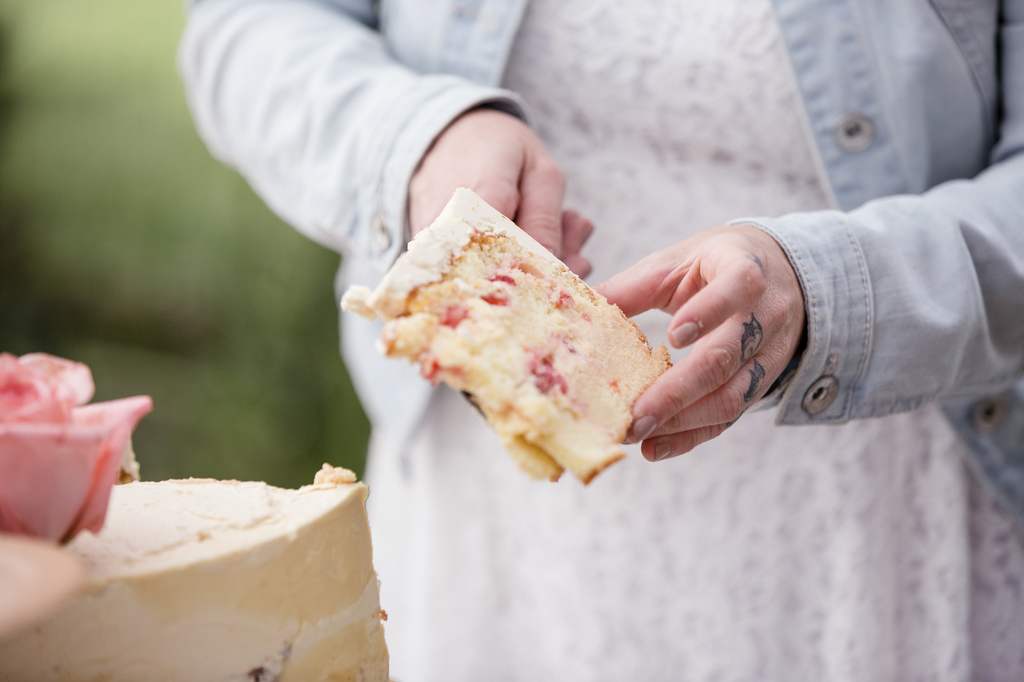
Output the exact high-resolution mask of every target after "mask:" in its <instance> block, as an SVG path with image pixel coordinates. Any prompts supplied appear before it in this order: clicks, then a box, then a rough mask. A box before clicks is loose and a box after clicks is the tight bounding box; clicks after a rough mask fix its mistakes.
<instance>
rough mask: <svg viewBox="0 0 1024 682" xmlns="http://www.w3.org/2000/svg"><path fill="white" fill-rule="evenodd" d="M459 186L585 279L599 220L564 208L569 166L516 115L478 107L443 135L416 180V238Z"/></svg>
mask: <svg viewBox="0 0 1024 682" xmlns="http://www.w3.org/2000/svg"><path fill="white" fill-rule="evenodd" d="M457 187H467V188H469V189H471V190H473V191H474V192H476V193H477V194H479V195H480V197H481V198H482V199H483V200H484V201H486V202H487V203H489V204H490V205H491V206H493V207H494V208H496V209H497V210H499V211H501V212H502V213H504V214H505V215H507V216H509V217H510V218H512V219H513V220H514V221H515V222H516V224H517V225H519V227H521V228H522V229H523V230H525V231H526V232H527V233H528V234H530V236H532V237H533V238H534V239H536V240H537V241H539V242H540V243H541V244H543V245H544V246H546V247H547V248H548V249H549V250H550V251H551V252H552V253H554V254H555V256H557V257H558V258H561V259H562V262H564V263H565V264H566V265H567V266H568V267H569V268H570V269H571V270H572V271H573V272H575V273H576V274H577V275H579V276H580V277H586V275H587V273H589V272H590V261H588V260H587V259H586V258H584V257H583V256H581V255H580V249H581V248H582V247H583V244H584V242H586V240H587V238H588V237H590V233H591V231H592V230H593V225H591V223H590V221H589V220H587V219H586V218H583V217H582V216H580V215H579V214H578V213H576V212H575V211H562V200H563V198H564V197H565V177H564V176H563V174H562V170H561V169H560V168H559V167H558V164H556V163H555V160H554V159H552V158H551V155H550V154H548V152H547V150H546V149H545V148H544V144H543V143H542V142H541V141H540V139H539V138H538V137H537V136H536V135H535V134H534V133H533V131H532V130H530V129H529V128H528V127H527V126H526V124H524V123H523V122H522V121H520V120H519V119H518V118H516V117H515V116H511V115H509V114H506V113H503V112H500V111H497V110H494V109H473V110H472V111H469V112H467V113H465V114H463V115H462V116H460V117H459V118H457V119H455V120H454V121H453V122H452V123H451V124H450V125H449V126H448V127H447V128H445V130H444V132H442V133H441V134H440V135H439V136H438V138H437V139H436V140H435V141H434V144H433V145H432V146H431V148H430V149H429V150H428V151H427V153H426V155H425V156H424V157H423V160H422V161H421V162H420V165H419V168H417V169H416V172H415V174H413V177H412V180H411V181H410V183H409V223H410V225H411V226H412V233H413V234H414V235H415V234H416V233H417V232H419V231H420V230H422V229H423V228H425V227H427V226H428V225H429V224H430V223H431V222H433V220H434V218H436V217H437V216H438V215H440V213H441V210H442V209H443V208H444V206H445V204H447V203H448V200H449V199H451V196H452V192H454V191H455V189H456V188H457Z"/></svg>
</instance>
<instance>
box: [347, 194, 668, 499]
mask: <svg viewBox="0 0 1024 682" xmlns="http://www.w3.org/2000/svg"><path fill="white" fill-rule="evenodd" d="M342 307H343V308H344V309H345V310H348V311H352V312H356V313H358V314H360V315H363V316H364V317H368V318H370V319H374V318H377V317H380V318H383V319H384V320H386V322H387V324H386V325H385V326H384V331H383V333H382V335H381V338H380V349H381V352H382V353H383V354H384V355H386V356H388V357H395V358H407V359H408V360H410V361H414V362H417V363H419V367H420V373H421V374H422V375H423V377H424V378H426V379H428V380H430V381H431V382H434V383H437V382H439V381H443V382H445V383H446V384H448V385H449V386H451V387H452V388H455V389H458V390H460V391H464V392H466V393H467V394H469V397H470V399H471V400H472V401H473V403H474V404H475V405H476V406H477V407H478V408H479V409H480V411H481V412H482V413H483V415H484V417H485V418H486V419H487V421H488V422H490V424H491V425H492V426H493V427H494V428H495V430H497V432H498V434H499V435H500V437H501V440H502V442H503V443H504V445H505V448H506V449H507V450H508V451H509V453H510V454H511V455H512V457H513V459H514V460H515V461H516V463H517V464H518V465H519V466H520V467H521V468H522V469H523V470H525V471H526V472H527V473H528V474H529V475H531V476H533V477H535V478H548V479H551V480H556V479H557V478H558V477H559V476H560V475H561V473H562V471H563V470H564V469H568V470H569V471H571V472H572V473H573V474H574V475H575V476H576V477H577V478H579V479H580V480H581V481H583V482H584V483H587V482H589V481H590V480H591V479H592V478H593V477H594V476H595V475H597V473H599V472H600V471H601V470H602V469H604V468H605V467H607V466H608V465H609V464H611V463H613V462H615V461H616V460H618V459H620V458H622V456H623V453H622V447H621V443H622V439H623V438H624V437H625V435H626V430H627V429H628V428H629V425H630V423H631V420H632V406H633V402H634V401H635V400H636V399H637V398H638V397H639V396H640V394H641V393H642V392H643V391H644V389H646V388H647V387H648V386H650V385H651V384H652V383H653V382H654V380H655V379H656V378H657V377H658V376H659V375H661V373H662V372H664V371H665V370H666V369H668V368H669V366H670V363H669V358H668V351H667V350H666V349H665V347H664V346H659V347H658V348H657V349H655V350H654V351H652V350H651V348H650V346H648V344H647V339H646V338H644V335H643V333H642V332H641V331H640V329H639V328H637V326H636V325H635V324H633V323H632V322H631V321H629V320H628V319H626V317H625V316H624V315H623V314H622V312H621V311H620V310H619V309H618V308H617V307H616V306H613V305H610V304H609V303H608V302H607V301H606V300H605V299H604V297H603V296H601V295H600V294H598V293H596V292H595V291H594V290H593V289H591V288H590V287H589V286H587V285H586V284H585V283H584V282H583V280H581V279H580V278H579V277H577V276H576V275H575V274H573V273H572V272H571V271H570V270H569V269H568V268H567V267H565V265H563V264H562V262H561V261H559V260H558V259H557V258H555V257H554V256H553V255H552V254H551V253H550V252H548V250H547V249H545V248H544V247H543V246H541V245H540V244H539V243H538V242H537V241H536V240H534V239H533V238H532V237H530V236H529V235H528V234H526V233H525V232H523V231H522V230H520V229H519V228H518V227H516V225H515V224H514V223H513V222H512V221H511V220H509V219H508V218H506V217H505V216H503V215H501V214H500V213H499V212H498V211H496V210H494V209H493V208H491V207H490V206H489V205H488V204H487V203H486V202H484V201H483V200H482V199H481V198H480V197H478V196H477V195H476V194H474V193H473V192H471V191H469V190H468V189H459V190H456V192H455V195H454V196H453V197H452V199H451V201H449V202H448V205H447V206H446V207H445V209H444V211H443V212H442V213H441V215H440V216H439V217H438V218H437V220H435V221H434V223H433V224H432V225H431V226H430V227H428V228H427V229H425V230H424V231H422V232H420V233H419V234H418V235H416V237H415V238H414V239H413V240H412V241H411V242H410V244H409V249H408V251H407V252H406V253H405V254H403V255H402V256H401V257H400V258H399V259H398V260H397V261H396V262H395V265H394V267H392V269H391V270H390V272H388V274H387V275H386V276H385V277H384V280H383V281H382V282H381V283H380V285H379V286H378V287H377V289H376V290H375V291H372V292H371V291H370V290H369V289H367V288H365V287H352V288H351V289H349V291H348V292H347V293H346V294H345V297H344V298H343V300H342Z"/></svg>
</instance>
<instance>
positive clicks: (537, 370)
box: [530, 353, 569, 395]
mask: <svg viewBox="0 0 1024 682" xmlns="http://www.w3.org/2000/svg"><path fill="white" fill-rule="evenodd" d="M530 373H531V374H532V375H533V385H534V386H536V387H537V390H538V391H540V392H541V393H544V394H548V393H551V392H552V391H553V390H554V389H555V388H557V389H558V390H560V391H561V392H562V394H563V395H564V394H566V393H568V392H569V384H567V383H566V381H565V377H563V376H562V375H561V374H559V373H558V372H556V371H555V367H554V364H553V363H552V362H551V358H550V357H548V356H546V355H545V356H541V355H539V354H536V353H533V354H531V358H530Z"/></svg>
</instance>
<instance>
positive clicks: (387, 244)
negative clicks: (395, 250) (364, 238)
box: [370, 213, 391, 253]
mask: <svg viewBox="0 0 1024 682" xmlns="http://www.w3.org/2000/svg"><path fill="white" fill-rule="evenodd" d="M370 238H371V239H372V241H373V248H374V249H376V251H377V253H384V252H385V251H387V250H388V249H389V248H391V233H390V232H388V226H387V225H386V224H385V223H384V216H382V215H381V214H380V213H378V214H377V215H375V216H373V220H372V221H371V222H370Z"/></svg>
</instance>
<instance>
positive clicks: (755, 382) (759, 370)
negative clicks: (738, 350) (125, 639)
mask: <svg viewBox="0 0 1024 682" xmlns="http://www.w3.org/2000/svg"><path fill="white" fill-rule="evenodd" d="M747 371H748V372H750V386H749V387H748V388H747V392H746V393H744V394H743V401H744V402H748V403H749V402H750V401H751V400H753V399H754V396H756V395H757V389H758V387H760V386H761V380H763V379H764V367H762V366H761V363H760V362H758V361H757V360H754V366H753V367H751V368H750V369H748V370H747Z"/></svg>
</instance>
